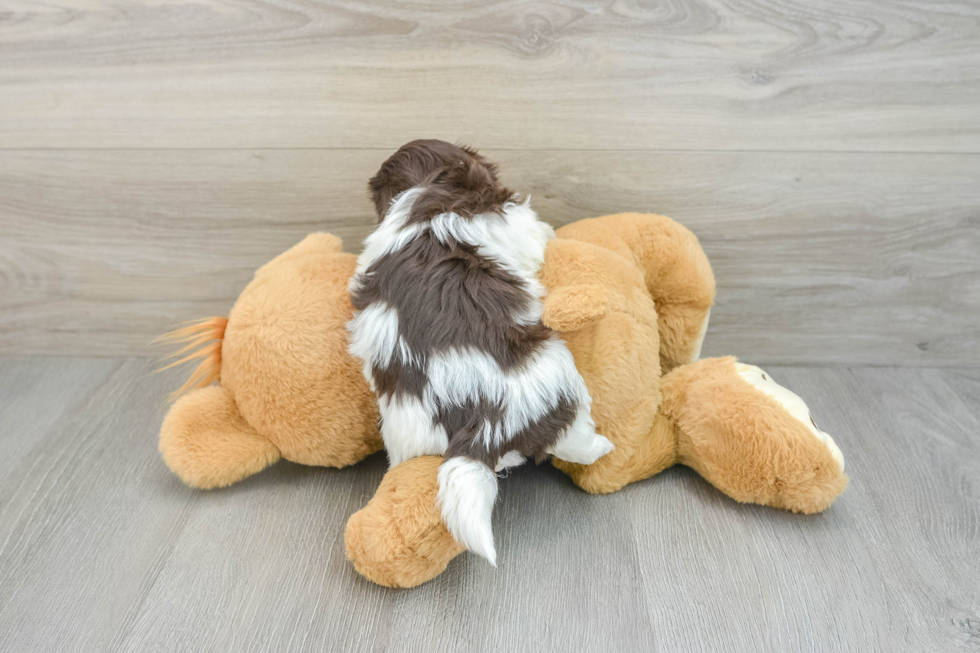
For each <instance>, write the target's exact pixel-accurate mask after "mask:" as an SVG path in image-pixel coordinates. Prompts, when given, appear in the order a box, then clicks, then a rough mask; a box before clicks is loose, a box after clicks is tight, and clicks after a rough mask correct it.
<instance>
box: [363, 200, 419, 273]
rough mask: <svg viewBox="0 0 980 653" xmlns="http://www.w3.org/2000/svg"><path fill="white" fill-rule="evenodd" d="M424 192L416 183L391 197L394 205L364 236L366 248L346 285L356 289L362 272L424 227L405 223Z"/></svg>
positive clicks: (405, 242) (406, 241) (395, 249)
mask: <svg viewBox="0 0 980 653" xmlns="http://www.w3.org/2000/svg"><path fill="white" fill-rule="evenodd" d="M421 192H422V188H421V187H420V186H416V187H415V188H412V189H409V190H407V191H405V192H404V193H402V194H401V195H399V196H398V197H396V198H395V199H394V200H392V202H391V208H389V210H388V214H387V215H386V216H385V218H384V220H382V222H381V224H379V225H378V228H377V229H375V230H374V231H373V232H371V235H370V236H368V237H367V238H366V239H364V249H363V250H362V251H361V255H360V256H358V257H357V267H356V268H355V270H354V276H352V277H351V279H350V283H348V284H347V289H348V290H349V291H350V292H354V290H355V289H356V288H357V287H358V285H359V283H360V277H361V275H362V274H364V272H365V271H366V270H367V269H368V268H369V267H370V266H371V264H372V263H374V262H375V261H376V260H378V259H379V258H381V257H382V256H384V255H385V254H390V253H391V252H397V251H398V250H399V249H401V248H402V247H404V246H405V245H407V244H408V243H409V242H411V241H412V239H413V238H415V237H416V236H417V235H418V234H419V233H420V231H421V227H420V226H419V225H417V224H416V225H410V226H407V227H406V226H405V221H406V220H407V219H408V213H409V211H411V209H412V204H414V203H415V199H416V198H417V197H418V196H419V194H420V193H421Z"/></svg>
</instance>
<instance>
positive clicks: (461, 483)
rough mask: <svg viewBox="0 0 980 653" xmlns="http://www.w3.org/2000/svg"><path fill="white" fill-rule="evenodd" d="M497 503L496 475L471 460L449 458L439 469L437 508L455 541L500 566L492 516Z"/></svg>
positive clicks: (492, 563) (481, 464)
mask: <svg viewBox="0 0 980 653" xmlns="http://www.w3.org/2000/svg"><path fill="white" fill-rule="evenodd" d="M496 500H497V475H496V474H495V473H494V471H493V470H492V469H490V468H489V467H487V466H486V465H484V464H483V463H481V462H477V461H475V460H473V459H471V458H466V457H462V456H460V457H455V458H448V459H447V460H446V462H444V463H443V464H442V465H441V466H440V467H439V494H438V498H437V501H438V505H439V506H440V507H441V510H442V521H443V522H444V523H445V524H446V527H447V528H448V529H449V532H450V533H452V535H453V537H454V538H456V541H457V542H459V543H460V544H462V545H463V546H465V547H466V548H467V549H469V550H470V551H472V552H473V553H476V554H477V555H481V556H483V557H484V558H486V559H487V560H489V561H490V564H491V565H493V566H494V567H496V566H497V551H496V550H495V549H494V546H493V530H492V529H491V527H490V513H491V512H492V511H493V503H494V501H496Z"/></svg>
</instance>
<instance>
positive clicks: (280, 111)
mask: <svg viewBox="0 0 980 653" xmlns="http://www.w3.org/2000/svg"><path fill="white" fill-rule="evenodd" d="M0 15H3V16H4V20H3V21H2V23H0V97H3V98H4V101H3V102H2V104H0V107H2V108H0V146H3V147H8V148H10V147H17V148H38V147H55V148H57V147H88V148H104V147H128V148H133V147H135V148H142V147H165V148H171V147H194V148H196V147H222V148H240V147H344V148H358V147H380V148H394V147H397V146H398V145H400V144H401V143H402V142H404V141H406V140H408V139H409V138H412V137H417V136H419V135H425V136H431V137H443V138H447V139H449V140H453V139H456V138H464V139H466V140H468V141H470V142H473V143H478V144H479V145H480V146H482V147H487V148H491V147H493V148H516V149H524V148H551V149H554V148H564V147H567V148H590V149H596V148H598V149H609V148H614V149H649V148H656V149H709V150H716V149H723V150H745V149H752V150H760V149H762V150H797V149H805V150H836V151H894V150H901V151H956V152H973V153H977V152H980V118H978V116H980V73H978V71H980V48H978V44H980V5H977V3H975V2H971V1H967V0H950V1H947V2H938V3H931V2H923V1H922V0H900V1H892V0H855V1H852V2H847V3H840V2H832V1H830V0H814V1H811V2H798V1H797V0H765V1H763V2H725V1H723V0H668V1H665V2H655V3H647V2H638V1H634V0H611V1H607V2H583V1H581V0H554V1H551V2H534V3H526V2H521V1H519V0H508V1H499V2H489V3H474V2H467V3H457V4H454V5H451V6H447V5H446V4H445V3H441V2H419V3H396V2H373V1H356V0H355V1H347V2H295V1H290V0H261V1H253V2H242V3H228V2H224V1H223V0H164V1H160V0H127V1H126V2H123V3H119V2H106V1H104V0H52V1H50V2H45V3H34V2H30V1H29V0H2V1H0Z"/></svg>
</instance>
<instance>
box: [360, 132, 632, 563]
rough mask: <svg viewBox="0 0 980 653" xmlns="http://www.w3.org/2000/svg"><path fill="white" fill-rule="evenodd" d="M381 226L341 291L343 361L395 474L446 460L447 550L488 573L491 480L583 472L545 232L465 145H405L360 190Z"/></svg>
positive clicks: (583, 438) (585, 429) (593, 446)
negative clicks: (347, 298) (555, 467)
mask: <svg viewBox="0 0 980 653" xmlns="http://www.w3.org/2000/svg"><path fill="white" fill-rule="evenodd" d="M368 187H369V190H370V193H371V197H372V199H373V201H374V204H375V207H376V209H377V213H378V220H379V225H378V227H377V229H376V230H375V231H374V233H372V234H371V235H370V236H369V237H368V238H367V240H366V241H365V243H364V252H363V253H362V254H361V256H360V258H358V261H357V269H356V271H355V273H354V276H353V278H352V279H351V282H350V293H351V301H352V302H353V305H354V309H355V317H354V319H353V320H352V321H351V322H350V324H349V325H348V330H349V332H350V351H351V353H352V354H353V355H354V356H355V357H357V358H359V359H361V360H362V361H363V363H364V376H365V377H366V378H367V380H368V382H369V383H370V384H371V388H372V390H373V391H374V392H375V393H376V395H377V397H378V406H379V408H380V411H381V435H382V437H383V439H384V443H385V449H387V451H388V459H389V462H390V464H391V465H392V466H394V465H397V464H398V463H401V462H403V461H405V460H408V459H409V458H413V457H415V456H422V455H427V454H435V455H443V456H445V462H443V464H442V466H441V467H440V468H439V494H438V502H439V505H440V507H441V511H442V519H443V521H444V522H445V523H446V526H447V527H448V528H449V531H450V532H451V533H452V534H453V537H455V538H456V540H457V541H458V542H460V543H461V544H463V545H464V546H466V547H467V548H468V549H469V550H470V551H473V552H474V553H477V554H479V555H481V556H483V557H485V558H486V559H487V560H489V561H490V563H491V564H492V565H494V566H496V551H495V549H494V544H493V533H492V531H491V527H490V513H491V510H492V508H493V504H494V501H495V500H496V497H497V477H496V474H495V472H497V471H500V470H502V469H504V468H506V467H511V466H515V465H519V464H521V463H523V462H524V457H525V456H533V457H534V458H536V459H541V458H543V457H545V456H546V455H548V454H554V455H556V456H558V457H560V458H561V459H563V460H567V461H570V462H576V463H582V464H586V465H587V464H590V463H593V462H595V461H596V460H598V459H599V458H600V457H601V456H604V455H605V454H607V453H609V452H610V451H612V449H613V446H612V444H611V443H610V442H609V440H607V439H606V438H604V437H603V436H601V435H597V434H596V432H595V424H594V423H593V421H592V417H591V415H590V412H589V409H590V406H591V403H592V400H591V398H590V397H589V394H588V391H587V390H586V388H585V383H584V382H583V381H582V377H581V376H580V375H579V373H578V370H577V369H576V368H575V361H574V360H573V359H572V355H571V353H570V352H569V351H568V348H567V347H566V346H565V343H564V342H562V340H561V339H559V338H558V336H557V334H556V333H555V332H553V331H552V330H551V329H549V328H548V327H546V326H544V325H543V324H542V323H541V301H542V298H543V296H544V288H543V287H542V285H541V284H540V282H539V281H538V278H537V275H538V270H539V269H540V267H541V264H542V263H543V262H544V250H545V245H546V244H547V242H548V240H549V239H551V238H554V235H555V234H554V231H553V230H552V229H551V227H549V226H548V225H547V224H545V223H544V222H541V221H540V220H538V218H537V216H536V215H535V213H534V211H532V210H531V207H530V206H529V203H528V202H527V201H524V202H518V200H517V196H516V195H515V194H514V193H512V192H511V191H510V190H508V189H507V188H505V187H504V186H503V185H501V183H500V182H499V181H498V180H497V174H496V166H495V165H493V164H491V163H489V162H488V161H487V160H486V159H484V158H483V157H482V156H480V155H479V154H477V152H476V151H475V150H473V149H470V148H468V147H459V146H456V145H451V144H449V143H446V142H443V141H437V140H421V141H413V142H411V143H408V144H407V145H405V146H403V147H402V148H401V149H399V150H398V151H397V152H395V154H394V155H392V156H391V158H389V159H388V160H387V161H385V162H384V164H383V165H382V166H381V169H380V170H379V171H378V173H377V174H376V175H375V176H374V178H373V179H371V181H370V183H369V185H368Z"/></svg>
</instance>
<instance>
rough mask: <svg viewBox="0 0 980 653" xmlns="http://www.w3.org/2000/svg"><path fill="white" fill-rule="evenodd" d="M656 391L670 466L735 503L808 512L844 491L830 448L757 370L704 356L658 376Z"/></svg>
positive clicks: (797, 406) (791, 397)
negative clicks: (670, 429)
mask: <svg viewBox="0 0 980 653" xmlns="http://www.w3.org/2000/svg"><path fill="white" fill-rule="evenodd" d="M661 389H662V391H663V397H664V399H663V406H662V412H663V413H664V414H665V415H666V416H668V417H669V418H670V419H671V420H672V421H673V422H674V424H675V425H676V430H677V454H678V459H677V462H679V463H681V464H684V465H687V466H689V467H692V468H694V469H695V470H697V472H698V473H700V474H701V475H702V476H703V477H704V478H705V479H707V480H708V481H709V482H710V483H711V484H712V485H714V486H715V487H717V488H718V489H719V490H721V491H722V492H724V493H725V494H727V495H729V496H730V497H732V498H733V499H735V500H736V501H741V502H747V503H759V504H763V505H767V506H774V507H777V508H785V509H787V510H792V511H794V512H804V513H814V512H819V511H821V510H823V509H825V508H827V507H828V506H830V504H831V503H833V501H834V499H836V498H837V496H838V495H839V494H840V493H841V492H843V491H844V488H845V487H847V476H845V475H844V458H843V456H842V455H841V453H840V450H839V449H838V448H837V445H835V444H834V442H833V440H832V439H831V438H830V436H828V435H827V434H826V433H823V432H822V431H820V430H819V429H817V428H816V425H815V424H814V423H813V420H812V419H811V418H810V414H809V411H808V410H807V408H806V404H804V403H803V400H802V399H800V398H799V397H797V396H796V395H795V394H793V393H792V392H790V391H789V390H787V389H785V388H783V387H781V386H779V385H778V384H776V383H775V382H774V381H773V380H772V378H771V377H769V375H768V374H766V373H765V372H763V371H762V370H760V369H759V368H756V367H751V366H748V365H740V364H739V363H736V361H735V359H734V358H731V357H729V358H709V359H705V360H701V361H698V362H697V363H694V364H691V365H682V366H681V367H678V368H677V369H675V370H674V371H673V372H671V373H670V374H668V375H666V376H664V378H663V383H662V385H661Z"/></svg>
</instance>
